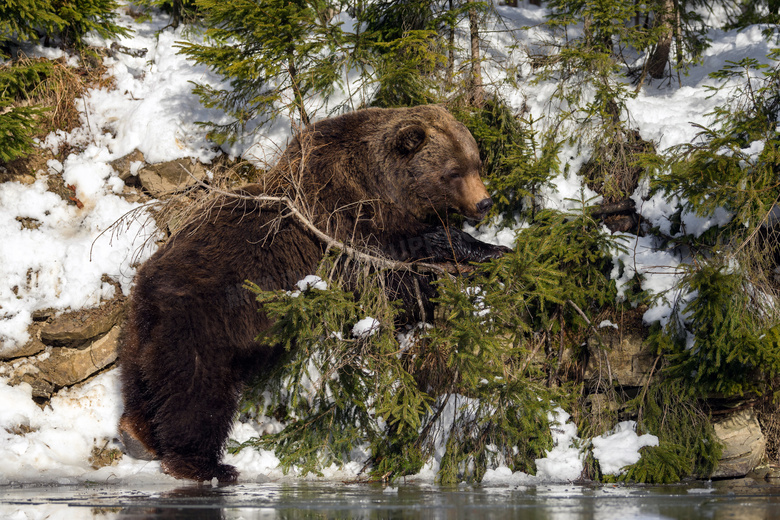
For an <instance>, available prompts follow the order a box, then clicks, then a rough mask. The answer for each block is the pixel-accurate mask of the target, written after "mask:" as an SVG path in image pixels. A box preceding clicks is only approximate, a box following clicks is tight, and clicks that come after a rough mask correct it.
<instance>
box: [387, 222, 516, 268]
mask: <svg viewBox="0 0 780 520" xmlns="http://www.w3.org/2000/svg"><path fill="white" fill-rule="evenodd" d="M399 251H400V253H401V254H400V258H398V259H399V260H404V261H415V260H417V261H425V262H430V263H470V262H486V261H488V260H493V259H496V258H500V257H501V256H503V255H504V254H506V253H510V252H511V251H512V250H511V249H510V248H508V247H504V246H497V245H495V244H488V243H486V242H482V241H481V240H477V239H476V238H474V237H473V236H471V235H469V234H468V233H466V232H465V231H461V230H460V229H456V228H451V227H444V226H437V227H434V228H431V229H430V230H428V231H426V232H425V233H422V234H420V235H418V236H417V237H414V238H409V239H405V241H404V243H403V244H401V247H400V249H399Z"/></svg>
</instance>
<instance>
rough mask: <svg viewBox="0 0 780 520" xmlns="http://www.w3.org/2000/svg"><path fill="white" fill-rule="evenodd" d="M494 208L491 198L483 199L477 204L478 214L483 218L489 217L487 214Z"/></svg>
mask: <svg viewBox="0 0 780 520" xmlns="http://www.w3.org/2000/svg"><path fill="white" fill-rule="evenodd" d="M492 207H493V199H491V198H490V197H488V198H486V199H482V200H481V201H479V202H477V213H479V214H480V215H482V216H485V215H487V212H488V211H490V208H492Z"/></svg>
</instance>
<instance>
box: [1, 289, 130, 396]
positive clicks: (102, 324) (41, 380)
mask: <svg viewBox="0 0 780 520" xmlns="http://www.w3.org/2000/svg"><path fill="white" fill-rule="evenodd" d="M124 308H125V301H124V298H117V299H115V300H111V301H108V302H104V303H103V305H101V306H99V307H97V308H94V309H86V310H83V311H77V312H67V313H63V314H61V315H59V316H53V317H52V316H50V317H44V318H43V319H44V320H45V321H40V322H35V323H33V325H32V326H31V327H30V333H31V336H32V339H31V340H30V341H28V342H27V343H26V344H25V345H20V346H18V347H16V348H14V349H10V350H5V351H4V355H3V358H4V361H2V362H0V376H3V377H7V378H8V382H9V383H10V384H12V385H16V384H20V383H28V384H29V385H30V386H31V387H32V393H33V397H35V398H37V399H40V400H44V401H45V400H47V399H49V398H50V397H51V396H52V395H53V394H54V393H55V392H56V391H57V390H59V389H60V388H65V387H69V386H72V385H75V384H77V383H80V382H82V381H84V380H86V379H88V378H90V377H91V376H93V375H94V374H96V373H97V372H99V371H101V370H103V369H105V368H107V367H109V366H111V365H112V364H113V363H114V361H115V360H116V357H117V346H118V342H119V333H120V328H121V325H120V321H121V319H122V316H123V314H124Z"/></svg>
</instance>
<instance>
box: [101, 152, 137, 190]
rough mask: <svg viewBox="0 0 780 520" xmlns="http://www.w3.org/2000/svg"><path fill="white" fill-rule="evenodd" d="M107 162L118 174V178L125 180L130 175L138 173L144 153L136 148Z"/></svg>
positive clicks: (133, 175)
mask: <svg viewBox="0 0 780 520" xmlns="http://www.w3.org/2000/svg"><path fill="white" fill-rule="evenodd" d="M139 163H140V164H139ZM109 164H110V165H111V167H112V168H113V169H114V171H115V172H116V173H117V175H119V178H120V179H122V180H123V181H125V182H127V179H129V178H130V177H135V176H136V175H138V170H139V169H140V167H141V166H143V164H144V154H143V153H141V152H139V151H138V150H133V151H132V152H130V153H129V154H127V155H125V156H122V157H120V158H119V159H115V160H113V161H111V162H110V163H109Z"/></svg>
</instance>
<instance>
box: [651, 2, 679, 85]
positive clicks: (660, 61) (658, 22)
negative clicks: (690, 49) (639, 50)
mask: <svg viewBox="0 0 780 520" xmlns="http://www.w3.org/2000/svg"><path fill="white" fill-rule="evenodd" d="M674 20H675V9H674V2H673V0H663V2H662V4H661V8H660V9H659V10H658V11H657V12H656V18H655V26H656V27H660V30H661V35H660V36H659V38H658V43H657V44H656V46H655V49H653V52H652V54H650V57H649V58H648V59H647V73H648V74H650V77H652V78H655V79H662V78H663V77H664V75H665V73H666V65H667V64H668V63H669V54H670V52H671V49H672V41H673V40H674V38H673V35H674Z"/></svg>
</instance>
